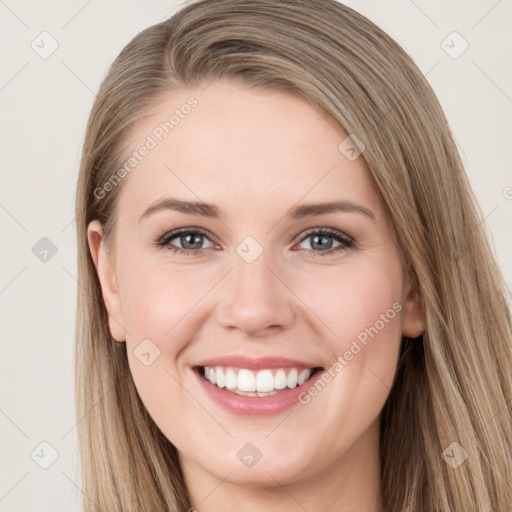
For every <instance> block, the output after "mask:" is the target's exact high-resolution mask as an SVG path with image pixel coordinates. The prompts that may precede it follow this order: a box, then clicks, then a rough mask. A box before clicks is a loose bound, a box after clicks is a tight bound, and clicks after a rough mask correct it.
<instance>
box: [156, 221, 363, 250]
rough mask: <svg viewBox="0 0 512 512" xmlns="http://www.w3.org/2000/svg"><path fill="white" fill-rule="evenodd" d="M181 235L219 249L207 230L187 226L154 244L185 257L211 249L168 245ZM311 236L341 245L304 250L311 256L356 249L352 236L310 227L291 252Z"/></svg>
mask: <svg viewBox="0 0 512 512" xmlns="http://www.w3.org/2000/svg"><path fill="white" fill-rule="evenodd" d="M181 233H185V234H190V233H193V234H199V235H202V236H204V237H205V238H207V239H208V240H209V241H210V242H211V243H212V244H213V246H214V247H216V248H219V247H220V244H219V243H218V242H217V241H216V238H215V237H214V236H213V235H211V234H210V233H209V232H208V230H206V229H204V228H200V227H197V226H188V227H184V228H178V229H175V230H171V231H167V232H166V233H164V234H163V235H162V236H161V237H160V238H159V239H158V240H157V242H156V244H155V245H156V246H157V247H160V248H163V247H167V248H169V249H171V250H173V251H174V253H182V254H187V255H194V254H196V255H197V254H202V253H203V252H204V251H205V250H206V249H211V248H212V247H206V248H203V249H183V248H181V247H177V246H175V245H173V244H171V243H170V241H171V240H174V239H175V238H178V237H179V236H180V234H181ZM313 234H320V235H328V236H330V237H331V238H334V239H335V240H336V241H337V242H338V243H340V244H341V246H340V247H336V248H330V249H328V250H325V251H314V250H313V249H304V251H305V252H306V253H310V254H311V255H315V256H323V255H325V256H328V255H332V254H334V253H336V252H337V251H344V250H348V249H356V248H357V245H356V240H355V238H353V237H352V236H350V235H348V234H347V233H345V232H343V231H340V230H339V229H336V228H331V227H328V226H321V227H318V226H317V227H312V228H309V229H306V230H305V231H303V232H301V233H300V235H299V236H298V237H297V238H296V239H295V240H294V242H293V245H294V248H293V249H292V250H294V251H298V250H299V249H295V245H297V244H299V243H302V242H303V241H305V240H306V239H307V238H309V237H310V236H312V235H313Z"/></svg>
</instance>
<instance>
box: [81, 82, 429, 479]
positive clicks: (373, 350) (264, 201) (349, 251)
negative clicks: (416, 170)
mask: <svg viewBox="0 0 512 512" xmlns="http://www.w3.org/2000/svg"><path fill="white" fill-rule="evenodd" d="M191 96H193V98H195V101H194V100H192V101H191V100H189V98H190V97H191ZM196 102H197V103H196ZM187 104H188V105H189V107H190V108H188V107H184V106H185V105H187ZM191 105H192V106H191ZM156 112H157V113H156V114H154V115H152V116H151V118H150V119H148V120H146V121H145V122H144V123H143V124H141V125H139V126H137V128H136V130H134V131H133V132H132V134H131V137H130V140H129V142H130V147H131V148H132V150H131V151H137V155H138V156H135V157H134V158H136V159H137V160H136V165H134V166H133V169H131V170H130V171H129V174H128V175H127V176H126V177H124V178H123V179H124V183H123V185H122V186H123V188H122V191H121V193H120V197H119V203H118V211H117V223H116V230H115V239H114V241H113V243H114V245H113V248H114V251H113V252H112V253H110V254H107V253H106V252H105V251H104V247H103V244H102V242H101V240H100V236H99V233H101V228H100V226H99V224H98V223H97V222H93V223H91V224H90V226H89V243H90V247H91V252H92V254H93V258H94V261H95V263H96V265H97V269H98V273H99V276H100V280H101V284H102V290H103V296H104V299H105V303H106V306H107V308H108V310H109V313H110V329H111V332H112V335H113V337H114V338H115V339H116V340H117V341H119V342H122V341H125V340H126V344H127V347H126V348H127V354H128V359H129V364H130V368H131V372H132V375H133V379H134V382H135V385H136V387H137V390H138V392H139V394H140V397H141V399H142V401H143V403H144V405H145V406H146V408H147V410H148V411H149V413H150V415H151V416H152V418H153V419H154V421H155V422H156V424H157V425H158V427H159V428H160V429H161V431H162V432H163V433H164V434H165V436H166V437H167V438H168V439H169V440H170V441H171V442H172V443H173V444H174V445H175V446H176V447H177V449H178V451H179V454H180V461H181V462H182V464H183V465H184V466H185V467H187V468H189V469H190V471H191V473H193V474H194V475H196V477H197V475H199V474H202V475H210V476H211V477H215V478H212V481H214V482H217V483H218V481H219V480H223V479H227V480H228V481H232V482H238V483H246V484H249V483H250V484H251V485H259V484H264V483H268V484H270V485H275V482H276V481H278V482H280V483H281V484H282V485H284V484H286V483H290V482H293V481H299V480H301V479H303V478H308V477H309V478H311V477H313V476H315V475H320V474H325V471H327V470H328V469H329V468H338V469H339V468H341V467H342V465H343V463H344V462H347V463H348V461H349V460H350V461H352V463H353V464H356V465H357V462H356V461H358V460H364V461H368V460H370V459H371V460H372V461H373V462H375V461H376V460H377V459H376V453H377V447H378V420H379V414H380V411H381V409H382V407H383V406H384V403H385V401H386V398H387V396H388V394H389V391H390V387H391V385H392V382H393V378H394V375H395V370H396V365H397V356H398V353H399V345H400V341H401V336H402V335H407V336H410V337H416V336H418V335H419V334H420V333H421V330H422V325H423V324H422V321H421V318H420V316H421V315H420V314H419V311H420V310H419V304H420V299H419V297H418V294H417V292H416V291H415V290H414V289H413V288H412V287H410V285H409V281H408V280H404V278H403V270H402V264H401V260H400V257H399V252H398V248H397V246H396V243H395V241H394V238H393V236H392V232H391V229H390V226H389V224H388V221H387V218H386V216H385V211H384V207H383V204H382V203H381V201H380V199H379V197H378V196H377V195H376V194H375V193H374V191H373V190H372V186H371V181H370V176H369V173H368V171H367V170H366V169H365V165H364V161H363V158H362V156H361V157H359V158H356V157H357V152H356V150H352V149H351V146H350V144H349V142H348V141H345V139H346V138H347V134H346V133H344V132H343V131H342V130H341V129H337V128H334V127H333V125H332V124H330V123H328V122H327V121H326V120H325V118H323V117H322V116H321V115H320V114H319V113H318V111H316V110H315V109H313V108H312V107H311V106H309V105H308V104H307V103H306V102H305V101H303V100H301V99H299V98H297V97H294V96H292V95H288V94H285V93H283V92H277V91H269V90H266V91H263V90H261V89H259V90H256V89H253V90H250V89H248V88H246V87H244V86H242V85H235V84H233V83H230V82H225V81H219V82H214V83H213V84H210V85H209V86H208V87H207V88H206V89H205V90H203V91H200V90H199V89H198V90H190V91H188V92H186V93H180V94H177V93H175V94H172V95H171V94H170V95H169V97H168V99H167V100H166V101H163V102H162V103H161V105H159V108H158V110H157V111H156ZM173 114H175V117H174V118H173V119H172V121H171V122H170V123H169V119H170V117H171V116H172V115H173ZM165 122H167V123H168V124H167V125H166V124H165ZM161 123H163V124H162V125H161ZM162 126H163V127H165V128H163V127H162ZM158 127H160V128H159V129H158ZM166 130H167V131H168V133H166ZM148 137H149V138H148ZM150 139H151V140H152V141H153V142H151V141H150ZM159 139H160V140H159ZM344 141H345V142H344ZM340 144H341V146H340ZM143 145H146V147H147V148H149V149H148V150H147V151H144V150H140V148H141V146H143ZM153 146H154V147H153ZM362 155H363V156H364V152H363V154H362ZM130 156H133V155H132V153H130V154H127V159H128V158H129V157H130ZM134 162H135V160H134V161H132V164H133V163H134ZM121 175H122V174H121ZM118 186H119V185H118ZM108 188H109V187H108V186H107V187H105V189H103V190H104V191H105V190H106V192H105V195H106V194H109V193H110V194H113V193H116V191H112V190H107V189H108ZM171 198H172V200H171ZM105 200H106V199H105ZM165 201H167V202H165ZM172 201H174V203H173V202H172ZM177 201H179V202H181V203H177ZM185 203H194V205H193V206H190V205H189V206H187V205H186V204H185ZM327 203H329V204H331V206H332V204H333V203H338V206H339V208H338V209H335V208H331V207H329V208H327V207H326V208H321V207H320V206H317V207H316V208H312V207H310V206H308V207H306V206H305V205H322V204H327ZM177 204H178V206H177ZM206 204H207V205H208V206H206ZM173 205H174V207H173ZM179 205H181V206H179ZM176 230H181V231H182V232H181V233H175V234H171V235H170V234H169V233H171V232H174V231H176ZM190 230H196V231H198V233H196V234H194V233H190V232H189V231H190ZM319 230H327V231H324V232H322V231H321V232H320V233H319V232H318V231H319ZM176 250H177V251H179V252H175V251H176ZM194 251H196V252H194ZM203 366H209V367H212V368H213V369H212V370H211V371H209V372H208V375H210V373H211V374H212V380H214V381H215V384H214V383H212V382H208V381H206V380H205V378H204V376H203V375H202V373H204V370H203V368H202V367H203ZM308 369H309V370H308ZM315 369H320V370H315ZM310 374H311V377H310V379H309V380H307V381H305V382H304V383H302V381H303V379H304V378H307V377H308V376H309V375H310ZM297 376H299V377H300V379H299V381H298V382H297ZM329 377H330V378H329ZM219 386H222V387H219ZM227 387H229V388H232V389H227ZM255 387H256V392H255V393H256V395H257V390H258V389H259V390H260V391H259V393H260V394H261V396H242V394H243V393H242V394H240V393H237V390H238V391H240V392H244V393H245V394H246V395H247V394H250V393H251V392H252V391H251V390H254V389H255ZM244 390H245V391H244ZM253 394H254V393H253ZM212 487H213V485H212Z"/></svg>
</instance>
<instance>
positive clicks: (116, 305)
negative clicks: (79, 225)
mask: <svg viewBox="0 0 512 512" xmlns="http://www.w3.org/2000/svg"><path fill="white" fill-rule="evenodd" d="M87 240H88V242H89V250H90V251H91V256H92V259H93V261H94V266H95V267H96V272H97V274H98V279H99V281H100V284H101V293H102V295H103V301H104V303H105V307H106V309H107V312H108V322H109V327H110V333H111V334H112V337H113V338H114V339H115V340H116V341H126V331H125V328H124V319H123V312H122V308H121V297H120V295H119V290H118V287H117V279H116V273H115V265H114V257H113V256H112V255H110V254H108V253H107V252H106V250H105V244H104V241H103V227H102V225H101V223H100V222H99V221H98V220H93V221H91V222H90V223H89V225H88V226H87Z"/></svg>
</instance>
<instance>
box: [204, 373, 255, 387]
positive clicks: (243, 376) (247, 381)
mask: <svg viewBox="0 0 512 512" xmlns="http://www.w3.org/2000/svg"><path fill="white" fill-rule="evenodd" d="M212 384H215V382H212ZM237 387H238V389H239V390H240V391H256V378H255V377H254V373H252V372H251V371H250V370H240V371H239V372H238V386H237Z"/></svg>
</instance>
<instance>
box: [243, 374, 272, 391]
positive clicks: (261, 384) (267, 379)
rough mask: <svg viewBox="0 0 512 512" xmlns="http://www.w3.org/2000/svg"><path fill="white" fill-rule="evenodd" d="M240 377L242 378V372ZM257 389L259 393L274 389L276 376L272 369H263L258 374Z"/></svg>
mask: <svg viewBox="0 0 512 512" xmlns="http://www.w3.org/2000/svg"><path fill="white" fill-rule="evenodd" d="M240 371H243V370H240ZM238 378H239V379H240V374H238ZM256 389H257V391H258V392H259V393H262V392H267V391H273V390H274V377H273V375H272V372H271V371H270V370H261V371H259V372H258V373H257V374H256Z"/></svg>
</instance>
